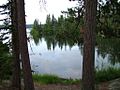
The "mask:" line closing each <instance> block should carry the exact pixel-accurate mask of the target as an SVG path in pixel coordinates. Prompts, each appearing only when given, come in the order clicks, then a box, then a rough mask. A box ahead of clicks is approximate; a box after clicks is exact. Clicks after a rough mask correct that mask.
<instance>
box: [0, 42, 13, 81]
mask: <svg viewBox="0 0 120 90" xmlns="http://www.w3.org/2000/svg"><path fill="white" fill-rule="evenodd" d="M0 53H1V54H0V81H2V80H4V79H9V78H10V75H11V70H12V69H11V59H12V58H11V55H10V54H9V48H8V47H7V45H6V44H3V43H2V42H0Z"/></svg>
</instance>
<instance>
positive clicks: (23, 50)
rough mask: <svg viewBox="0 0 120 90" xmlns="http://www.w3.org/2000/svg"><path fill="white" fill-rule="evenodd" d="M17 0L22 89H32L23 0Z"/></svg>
mask: <svg viewBox="0 0 120 90" xmlns="http://www.w3.org/2000/svg"><path fill="white" fill-rule="evenodd" d="M16 1H17V14H18V31H19V45H20V56H21V60H22V67H23V77H24V90H34V84H33V80H32V73H31V67H30V60H29V54H28V45H27V35H26V22H25V8H24V0H16Z"/></svg>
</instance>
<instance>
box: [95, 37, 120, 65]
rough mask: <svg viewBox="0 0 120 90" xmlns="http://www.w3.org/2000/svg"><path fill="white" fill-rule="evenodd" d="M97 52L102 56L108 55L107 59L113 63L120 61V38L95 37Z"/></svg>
mask: <svg viewBox="0 0 120 90" xmlns="http://www.w3.org/2000/svg"><path fill="white" fill-rule="evenodd" d="M96 41H97V46H96V47H97V48H98V54H99V55H101V56H102V57H105V56H106V55H108V60H109V62H110V63H112V64H113V65H114V64H115V63H120V38H107V39H105V38H100V37H97V40H96Z"/></svg>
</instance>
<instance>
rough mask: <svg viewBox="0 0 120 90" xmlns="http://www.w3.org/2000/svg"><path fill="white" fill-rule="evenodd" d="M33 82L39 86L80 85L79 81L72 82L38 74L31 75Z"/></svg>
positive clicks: (71, 80)
mask: <svg viewBox="0 0 120 90" xmlns="http://www.w3.org/2000/svg"><path fill="white" fill-rule="evenodd" d="M33 80H34V81H35V82H38V83H40V84H66V85H68V84H77V83H80V80H77V79H76V80H73V79H62V78H59V77H58V76H55V75H48V74H44V75H40V74H33Z"/></svg>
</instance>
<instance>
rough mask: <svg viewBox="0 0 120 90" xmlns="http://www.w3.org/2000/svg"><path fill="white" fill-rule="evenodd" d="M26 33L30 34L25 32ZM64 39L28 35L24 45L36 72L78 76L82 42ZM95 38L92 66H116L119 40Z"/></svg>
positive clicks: (80, 72) (80, 69)
mask: <svg viewBox="0 0 120 90" xmlns="http://www.w3.org/2000/svg"><path fill="white" fill-rule="evenodd" d="M28 36H29V37H31V36H30V34H29V33H28ZM67 39H68V38H67ZM67 39H65V38H64V39H59V40H58V39H56V38H55V37H54V36H53V37H52V36H46V37H44V38H41V37H38V39H37V42H36V41H35V38H33V39H32V38H31V39H30V43H28V45H29V53H30V60H31V65H32V69H33V70H34V71H35V72H36V73H40V74H55V75H58V76H59V77H62V78H77V79H78V78H81V76H82V55H83V44H82V41H81V40H80V42H78V41H75V42H74V40H72V39H69V40H67ZM96 41H97V42H96V49H95V68H96V69H102V68H107V67H109V66H115V67H119V62H120V47H119V44H120V39H119V38H118V39H116V38H113V39H103V38H97V40H96ZM36 43H37V44H36ZM31 47H32V48H31Z"/></svg>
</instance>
